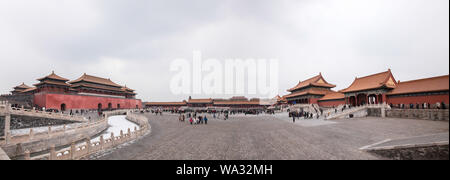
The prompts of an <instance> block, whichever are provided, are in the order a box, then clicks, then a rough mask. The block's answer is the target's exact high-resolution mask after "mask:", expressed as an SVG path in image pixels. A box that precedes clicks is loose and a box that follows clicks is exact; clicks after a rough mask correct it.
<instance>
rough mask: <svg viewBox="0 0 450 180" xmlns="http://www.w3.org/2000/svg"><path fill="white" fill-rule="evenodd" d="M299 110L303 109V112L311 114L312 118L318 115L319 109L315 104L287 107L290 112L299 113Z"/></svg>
mask: <svg viewBox="0 0 450 180" xmlns="http://www.w3.org/2000/svg"><path fill="white" fill-rule="evenodd" d="M300 109H303V112H308V113H311V114H313V117H317V116H318V115H320V107H319V105H317V104H296V105H292V106H290V107H289V110H290V111H300Z"/></svg>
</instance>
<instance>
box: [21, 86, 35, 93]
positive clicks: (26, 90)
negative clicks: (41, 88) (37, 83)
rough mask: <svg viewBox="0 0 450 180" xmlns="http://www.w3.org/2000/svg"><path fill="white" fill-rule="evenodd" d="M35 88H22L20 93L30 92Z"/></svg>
mask: <svg viewBox="0 0 450 180" xmlns="http://www.w3.org/2000/svg"><path fill="white" fill-rule="evenodd" d="M36 89H37V88H36V87H31V88H28V89H25V90H23V91H22V92H21V93H26V92H31V91H34V90H36Z"/></svg>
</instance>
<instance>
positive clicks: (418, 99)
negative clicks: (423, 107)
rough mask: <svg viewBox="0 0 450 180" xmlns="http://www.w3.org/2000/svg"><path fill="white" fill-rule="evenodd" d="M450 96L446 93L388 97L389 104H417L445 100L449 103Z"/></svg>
mask: <svg viewBox="0 0 450 180" xmlns="http://www.w3.org/2000/svg"><path fill="white" fill-rule="evenodd" d="M448 98H449V96H448V94H445V95H429V96H409V97H389V96H388V97H387V103H388V104H391V103H392V104H416V103H430V104H436V103H437V102H444V103H445V104H449V99H448Z"/></svg>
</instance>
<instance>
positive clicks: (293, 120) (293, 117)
mask: <svg viewBox="0 0 450 180" xmlns="http://www.w3.org/2000/svg"><path fill="white" fill-rule="evenodd" d="M292 122H293V123H295V115H294V114H292Z"/></svg>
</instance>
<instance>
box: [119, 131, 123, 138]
mask: <svg viewBox="0 0 450 180" xmlns="http://www.w3.org/2000/svg"><path fill="white" fill-rule="evenodd" d="M122 138H123V131H122V130H120V139H122Z"/></svg>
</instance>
